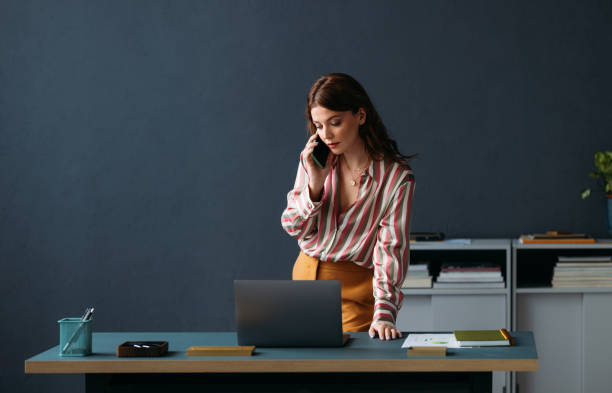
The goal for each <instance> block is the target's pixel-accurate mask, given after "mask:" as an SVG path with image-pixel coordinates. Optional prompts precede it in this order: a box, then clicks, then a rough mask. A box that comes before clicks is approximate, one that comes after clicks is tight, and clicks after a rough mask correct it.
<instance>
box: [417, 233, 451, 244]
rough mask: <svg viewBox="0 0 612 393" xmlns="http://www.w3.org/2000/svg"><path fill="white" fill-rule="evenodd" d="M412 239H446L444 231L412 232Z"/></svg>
mask: <svg viewBox="0 0 612 393" xmlns="http://www.w3.org/2000/svg"><path fill="white" fill-rule="evenodd" d="M410 240H413V241H417V242H434V241H442V240H444V233H443V232H410Z"/></svg>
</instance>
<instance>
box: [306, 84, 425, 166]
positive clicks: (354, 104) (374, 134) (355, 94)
mask: <svg viewBox="0 0 612 393" xmlns="http://www.w3.org/2000/svg"><path fill="white" fill-rule="evenodd" d="M316 106H321V107H324V108H327V109H329V110H332V111H336V112H343V111H349V110H350V111H351V112H352V113H353V114H355V113H357V111H359V108H363V109H364V110H365V112H366V120H365V123H364V124H362V125H360V126H359V136H360V137H361V139H362V140H363V142H364V144H365V147H366V150H367V152H368V153H369V155H370V157H372V159H374V160H378V161H379V160H383V159H388V160H391V161H394V162H397V163H399V164H402V165H407V164H408V161H410V160H411V159H412V158H414V157H416V154H413V155H410V156H405V155H403V154H401V153H400V152H399V150H398V148H397V143H396V142H395V141H394V140H393V139H391V138H389V134H388V133H387V128H386V127H385V125H384V124H383V122H382V119H381V118H380V116H379V115H378V112H376V109H375V108H374V105H373V104H372V101H371V100H370V97H369V96H368V93H366V91H365V89H364V88H363V86H361V84H360V83H359V82H357V80H355V78H353V77H352V76H350V75H347V74H343V73H332V74H328V75H324V76H322V77H320V78H319V79H317V81H316V82H315V83H314V84H313V85H312V87H311V88H310V92H308V97H307V99H306V120H307V121H306V128H307V131H309V132H310V135H313V134H315V133H316V132H317V129H316V128H315V126H314V123H313V121H312V114H311V113H310V111H311V109H312V108H314V107H316Z"/></svg>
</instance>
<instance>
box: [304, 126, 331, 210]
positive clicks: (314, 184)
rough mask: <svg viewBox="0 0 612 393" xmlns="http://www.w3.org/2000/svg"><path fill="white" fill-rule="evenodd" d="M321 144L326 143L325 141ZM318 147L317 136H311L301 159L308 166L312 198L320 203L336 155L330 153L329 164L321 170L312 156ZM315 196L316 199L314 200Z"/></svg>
mask: <svg viewBox="0 0 612 393" xmlns="http://www.w3.org/2000/svg"><path fill="white" fill-rule="evenodd" d="M319 143H324V142H323V141H321V142H319ZM316 145H317V134H316V133H315V134H313V135H311V137H310V138H308V142H307V143H306V147H304V150H302V153H301V157H302V158H303V161H302V162H303V163H305V164H306V165H305V166H306V168H305V169H306V172H307V173H308V188H309V189H310V197H311V199H312V200H313V201H318V199H319V198H318V197H319V196H320V194H321V190H323V186H324V184H325V179H326V178H327V175H328V174H329V171H330V170H331V162H332V160H333V157H334V154H333V153H332V152H331V151H330V152H329V154H328V155H327V162H326V163H325V167H323V168H319V166H318V165H317V164H316V163H315V161H314V159H313V158H312V156H311V154H312V151H313V150H314V148H315V146H316ZM313 196H314V198H313Z"/></svg>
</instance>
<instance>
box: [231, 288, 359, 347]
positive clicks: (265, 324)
mask: <svg viewBox="0 0 612 393" xmlns="http://www.w3.org/2000/svg"><path fill="white" fill-rule="evenodd" d="M234 295H235V296H234V304H235V308H236V326H237V330H238V345H255V346H259V347H341V346H343V345H344V344H345V343H346V342H347V341H348V339H349V335H348V334H342V307H341V297H340V281H335V280H316V281H294V280H235V281H234Z"/></svg>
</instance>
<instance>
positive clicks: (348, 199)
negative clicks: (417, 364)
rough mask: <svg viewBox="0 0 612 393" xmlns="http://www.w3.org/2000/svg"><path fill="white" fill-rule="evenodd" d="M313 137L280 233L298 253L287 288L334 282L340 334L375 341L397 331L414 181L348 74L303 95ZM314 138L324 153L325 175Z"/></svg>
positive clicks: (322, 81)
mask: <svg viewBox="0 0 612 393" xmlns="http://www.w3.org/2000/svg"><path fill="white" fill-rule="evenodd" d="M306 118H307V123H308V129H309V131H310V134H311V137H310V138H309V139H308V143H307V144H306V147H305V148H304V150H303V151H302V152H301V154H300V162H299V165H298V172H297V177H296V180H295V185H294V188H293V190H291V191H290V192H289V193H288V195H287V208H286V209H285V211H284V212H283V214H282V217H281V222H282V225H283V228H284V229H285V231H287V233H289V234H290V235H291V236H292V237H294V238H295V239H297V241H298V244H299V246H300V249H301V252H300V254H299V256H298V258H297V260H296V262H295V265H294V267H293V279H294V280H315V279H316V280H340V282H341V284H342V329H343V331H345V332H347V331H352V332H356V331H368V332H369V334H370V336H371V337H375V336H376V335H378V337H380V339H381V340H383V339H385V340H389V339H395V338H400V337H402V334H401V332H400V331H399V330H397V328H396V326H395V322H396V318H397V312H398V310H399V308H400V306H401V303H402V293H401V285H402V282H403V281H404V277H405V275H406V271H407V268H408V262H409V254H410V250H409V248H410V247H409V245H410V244H409V231H410V230H409V228H410V206H411V202H412V195H413V193H414V177H413V175H412V170H411V169H410V167H409V166H408V165H407V161H408V160H409V159H410V158H412V157H406V156H403V155H402V154H400V153H399V151H398V149H397V144H396V142H395V141H393V140H391V139H390V138H389V136H388V135H387V131H386V129H385V126H384V125H383V123H382V120H381V119H380V117H379V116H378V113H377V112H376V109H374V106H373V105H372V102H371V101H370V98H369V97H368V95H367V93H366V91H365V90H364V88H363V87H362V86H361V85H360V84H359V82H357V81H356V80H355V79H353V78H352V77H350V76H349V75H346V74H340V73H336V74H329V75H325V76H323V77H321V78H319V79H318V80H317V81H316V82H315V83H314V85H313V86H312V88H311V89H310V92H309V93H308V98H307V106H306ZM317 136H319V137H320V139H321V140H322V141H323V143H325V144H327V146H328V147H329V148H330V149H331V152H330V154H329V155H328V158H327V162H326V163H325V167H324V168H320V167H318V166H317V165H316V164H315V162H314V161H313V158H312V157H311V153H312V151H313V149H314V147H315V146H316V144H317V141H316V139H317Z"/></svg>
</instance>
